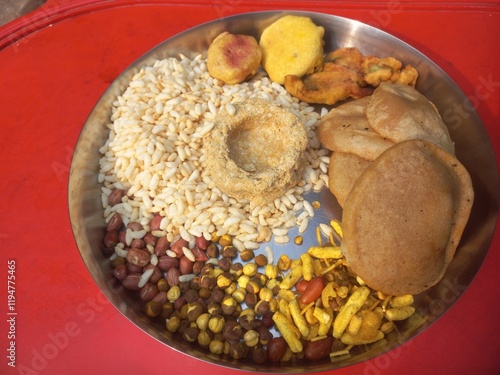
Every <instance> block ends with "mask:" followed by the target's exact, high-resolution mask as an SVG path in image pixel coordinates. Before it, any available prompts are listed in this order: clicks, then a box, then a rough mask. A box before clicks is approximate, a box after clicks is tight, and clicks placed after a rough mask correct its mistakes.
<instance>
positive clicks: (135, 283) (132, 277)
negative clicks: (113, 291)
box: [122, 273, 141, 290]
mask: <svg viewBox="0 0 500 375" xmlns="http://www.w3.org/2000/svg"><path fill="white" fill-rule="evenodd" d="M140 278H141V274H140V273H130V274H128V275H127V276H125V278H124V279H123V280H122V284H123V286H124V287H125V288H126V289H129V290H139V289H140V288H139V280H140Z"/></svg>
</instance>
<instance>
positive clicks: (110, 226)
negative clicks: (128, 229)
mask: <svg viewBox="0 0 500 375" xmlns="http://www.w3.org/2000/svg"><path fill="white" fill-rule="evenodd" d="M122 225H123V219H122V217H121V215H120V214H118V213H115V214H114V215H113V216H111V219H109V221H108V223H107V224H106V231H108V232H111V231H118V230H119V229H120V228H121V227H122Z"/></svg>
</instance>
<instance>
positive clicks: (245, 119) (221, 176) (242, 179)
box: [203, 99, 308, 206]
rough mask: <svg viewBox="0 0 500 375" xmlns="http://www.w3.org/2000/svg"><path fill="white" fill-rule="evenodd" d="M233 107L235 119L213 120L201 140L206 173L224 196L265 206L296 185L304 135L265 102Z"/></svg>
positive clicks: (286, 113) (280, 110) (222, 115)
mask: <svg viewBox="0 0 500 375" xmlns="http://www.w3.org/2000/svg"><path fill="white" fill-rule="evenodd" d="M234 107H235V112H234V114H232V113H229V112H228V111H227V110H226V109H223V110H221V111H220V112H219V113H218V114H217V117H216V119H215V125H214V128H213V129H212V131H211V132H210V133H208V134H207V135H206V136H205V138H204V140H203V148H204V150H205V152H206V162H205V163H206V170H207V173H208V174H209V176H210V177H211V179H212V180H213V181H214V183H215V185H216V186H217V187H218V188H219V189H220V190H221V191H222V192H224V193H225V194H227V195H228V196H230V197H233V198H236V199H238V200H249V201H251V203H252V204H254V205H255V206H259V205H264V204H266V203H268V202H272V201H273V200H274V199H276V198H278V197H280V196H281V195H282V194H283V193H285V192H286V191H287V190H288V189H290V188H291V187H293V186H295V185H296V184H297V183H298V182H299V181H300V180H301V178H302V172H303V168H304V162H305V159H304V152H305V150H306V147H307V144H308V139H307V132H306V129H305V126H304V124H302V123H301V122H300V121H299V119H298V118H297V116H296V115H294V114H293V113H291V112H290V111H288V110H286V109H283V108H281V107H279V106H278V105H276V104H273V103H270V102H268V101H265V100H261V99H251V100H247V101H245V102H241V103H237V104H235V105H234Z"/></svg>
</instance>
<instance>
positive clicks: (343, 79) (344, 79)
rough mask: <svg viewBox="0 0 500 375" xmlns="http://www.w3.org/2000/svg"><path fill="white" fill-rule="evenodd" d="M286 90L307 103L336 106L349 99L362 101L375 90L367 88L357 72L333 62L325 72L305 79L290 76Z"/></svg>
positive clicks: (326, 67) (326, 64)
mask: <svg viewBox="0 0 500 375" xmlns="http://www.w3.org/2000/svg"><path fill="white" fill-rule="evenodd" d="M284 84H285V89H286V90H287V91H288V92H289V93H290V94H291V95H293V96H295V97H296V98H298V99H300V100H302V101H304V102H307V103H320V104H335V103H337V102H338V101H341V100H345V99H348V98H354V99H360V98H362V97H364V96H367V95H370V94H371V93H372V92H373V88H372V87H369V86H366V85H365V84H364V82H363V78H362V76H360V74H359V72H357V71H355V70H350V69H348V68H346V67H344V66H341V65H337V64H335V63H333V62H329V63H325V65H324V67H323V70H322V71H320V72H316V73H313V74H309V75H307V76H305V77H304V78H302V79H301V78H299V77H298V76H294V75H288V76H286V77H285V81H284Z"/></svg>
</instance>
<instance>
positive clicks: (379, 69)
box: [284, 47, 418, 105]
mask: <svg viewBox="0 0 500 375" xmlns="http://www.w3.org/2000/svg"><path fill="white" fill-rule="evenodd" d="M417 78H418V72H417V70H416V69H415V68H414V67H412V66H411V65H407V66H404V67H403V64H402V62H401V61H399V60H397V59H395V58H394V57H390V56H389V57H385V58H378V57H374V56H364V55H363V54H362V53H361V52H360V51H359V50H358V49H357V48H353V47H345V48H339V49H336V50H334V51H332V52H330V53H328V54H327V55H326V56H325V57H324V59H323V69H321V70H320V71H317V72H314V73H311V74H308V75H306V76H304V77H298V76H293V75H289V76H287V77H285V83H284V84H285V88H286V90H287V91H288V92H289V93H290V94H291V95H293V96H295V97H296V98H298V99H300V100H303V101H306V102H308V103H317V104H328V105H331V104H335V103H337V102H339V101H342V100H345V99H349V98H352V99H359V98H362V97H364V96H367V95H371V94H372V92H373V90H374V89H375V88H376V87H378V86H379V85H380V84H381V83H382V82H391V83H399V84H403V85H408V86H412V87H415V83H416V81H417Z"/></svg>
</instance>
